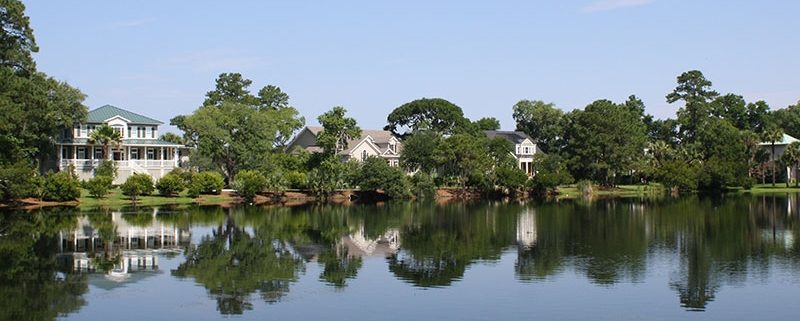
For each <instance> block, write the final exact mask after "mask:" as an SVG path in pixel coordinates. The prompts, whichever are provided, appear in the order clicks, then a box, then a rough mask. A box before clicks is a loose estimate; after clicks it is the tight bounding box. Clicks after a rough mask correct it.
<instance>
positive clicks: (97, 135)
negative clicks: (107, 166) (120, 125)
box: [89, 124, 122, 159]
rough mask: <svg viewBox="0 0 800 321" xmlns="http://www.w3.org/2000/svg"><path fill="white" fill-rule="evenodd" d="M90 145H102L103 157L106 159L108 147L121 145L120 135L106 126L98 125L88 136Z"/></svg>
mask: <svg viewBox="0 0 800 321" xmlns="http://www.w3.org/2000/svg"><path fill="white" fill-rule="evenodd" d="M89 143H90V144H100V145H103V156H104V158H106V159H108V156H109V155H110V153H109V152H110V151H109V148H108V147H109V145H111V144H113V145H114V146H119V144H120V143H122V134H121V133H120V132H118V131H116V130H114V128H111V126H108V125H107V124H103V125H100V127H97V129H95V130H94V131H93V132H92V133H91V134H90V135H89Z"/></svg>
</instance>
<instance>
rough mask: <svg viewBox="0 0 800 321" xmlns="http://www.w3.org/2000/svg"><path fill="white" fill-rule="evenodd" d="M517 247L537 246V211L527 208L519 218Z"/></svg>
mask: <svg viewBox="0 0 800 321" xmlns="http://www.w3.org/2000/svg"><path fill="white" fill-rule="evenodd" d="M517 245H519V246H521V247H526V248H527V247H533V246H534V245H536V210H535V209H532V208H526V209H525V210H524V211H522V213H520V214H519V216H518V217H517Z"/></svg>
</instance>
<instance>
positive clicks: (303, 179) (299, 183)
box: [284, 171, 308, 189]
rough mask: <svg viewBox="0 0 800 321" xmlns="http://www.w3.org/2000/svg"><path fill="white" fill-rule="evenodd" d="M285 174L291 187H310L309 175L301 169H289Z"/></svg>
mask: <svg viewBox="0 0 800 321" xmlns="http://www.w3.org/2000/svg"><path fill="white" fill-rule="evenodd" d="M284 176H285V178H286V184H287V185H288V186H289V188H293V189H306V188H308V175H306V173H303V172H301V171H288V172H286V174H285V175H284Z"/></svg>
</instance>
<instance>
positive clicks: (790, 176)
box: [758, 134, 800, 181]
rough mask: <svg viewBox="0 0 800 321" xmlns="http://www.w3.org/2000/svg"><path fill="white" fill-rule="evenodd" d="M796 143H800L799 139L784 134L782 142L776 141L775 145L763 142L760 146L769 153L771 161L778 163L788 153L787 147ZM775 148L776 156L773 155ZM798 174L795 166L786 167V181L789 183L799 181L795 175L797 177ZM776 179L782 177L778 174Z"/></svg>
mask: <svg viewBox="0 0 800 321" xmlns="http://www.w3.org/2000/svg"><path fill="white" fill-rule="evenodd" d="M794 142H800V140H798V139H797V138H794V137H792V136H789V135H787V134H783V137H781V140H779V141H775V142H774V143H775V144H774V145H773V142H770V141H765V142H761V143H759V144H758V145H759V146H761V148H763V149H765V150H766V151H767V153H768V154H769V159H770V160H775V161H777V160H780V159H781V156H783V153H784V152H785V151H786V146H789V144H791V143H794ZM773 146H774V150H775V154H774V155H773V154H772V153H773ZM796 173H797V171H795V167H794V166H787V167H786V176H785V179H786V180H787V181H791V180H796V179H797V177H795V175H797V174H796ZM776 177H779V178H780V177H781V176H777V174H776Z"/></svg>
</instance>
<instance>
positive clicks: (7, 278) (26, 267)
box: [0, 210, 88, 320]
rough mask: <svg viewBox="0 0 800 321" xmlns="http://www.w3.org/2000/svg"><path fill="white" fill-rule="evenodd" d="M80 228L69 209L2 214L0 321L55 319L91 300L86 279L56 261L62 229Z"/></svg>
mask: <svg viewBox="0 0 800 321" xmlns="http://www.w3.org/2000/svg"><path fill="white" fill-rule="evenodd" d="M75 226H76V219H75V216H73V215H71V213H69V211H67V210H63V212H62V210H58V212H51V211H42V212H39V213H36V214H31V213H8V212H6V213H0V298H3V299H2V300H0V320H54V319H56V317H58V316H65V315H67V314H69V313H71V312H75V311H77V310H78V309H80V308H81V307H82V306H83V305H85V304H86V301H85V300H84V298H83V295H84V294H85V293H86V292H87V290H88V283H87V279H86V277H85V276H84V275H75V274H70V273H65V272H66V271H63V270H61V269H60V268H59V264H58V262H57V259H56V254H57V253H56V251H58V248H59V244H58V242H59V239H58V232H59V231H60V230H62V229H74V228H75Z"/></svg>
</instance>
